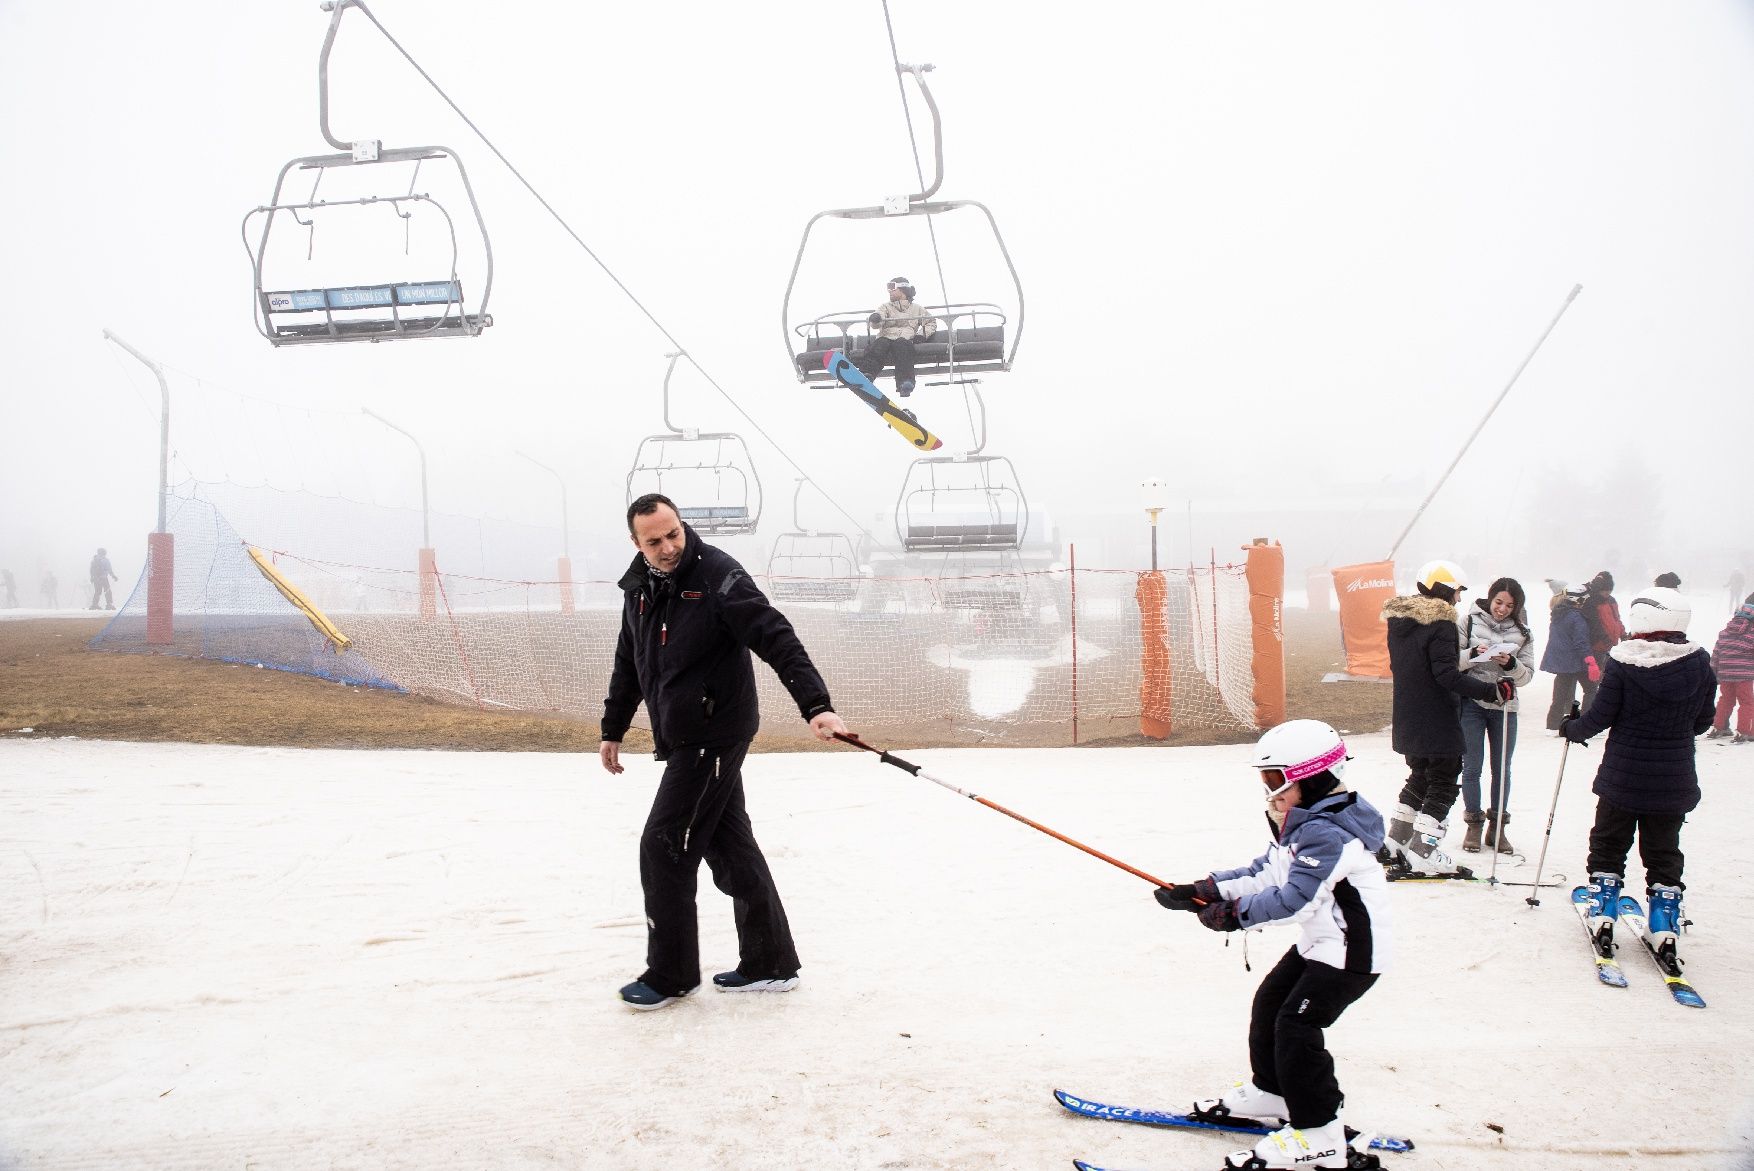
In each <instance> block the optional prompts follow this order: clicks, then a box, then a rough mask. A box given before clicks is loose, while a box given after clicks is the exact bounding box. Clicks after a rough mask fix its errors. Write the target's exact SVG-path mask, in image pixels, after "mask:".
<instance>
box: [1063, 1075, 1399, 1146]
mask: <svg viewBox="0 0 1754 1171" xmlns="http://www.w3.org/2000/svg"><path fill="white" fill-rule="evenodd" d="M1054 1097H1055V1099H1057V1100H1058V1101H1059V1103H1060V1105H1062V1106H1064V1107H1065V1108H1066V1109H1068V1110H1070V1111H1071V1112H1072V1113H1074V1114H1079V1115H1082V1116H1083V1117H1085V1118H1100V1119H1102V1120H1103V1121H1105V1122H1135V1123H1138V1124H1140V1125H1142V1126H1160V1127H1165V1128H1168V1129H1175V1130H1211V1131H1218V1132H1221V1133H1224V1134H1252V1135H1257V1136H1259V1135H1265V1134H1271V1133H1272V1132H1273V1130H1274V1129H1276V1128H1274V1127H1268V1126H1261V1125H1259V1124H1258V1123H1256V1122H1255V1121H1254V1120H1253V1119H1242V1118H1238V1119H1233V1120H1230V1121H1214V1120H1211V1119H1205V1118H1197V1117H1195V1116H1194V1115H1192V1114H1178V1113H1174V1112H1171V1111H1167V1110H1142V1109H1140V1108H1138V1107H1135V1106H1115V1105H1111V1104H1109V1103H1107V1102H1095V1101H1091V1100H1090V1099H1089V1098H1080V1097H1078V1096H1077V1095H1075V1094H1068V1093H1067V1092H1066V1091H1065V1090H1055V1091H1054ZM1360 1133H1362V1132H1360V1131H1356V1130H1353V1129H1352V1128H1351V1127H1347V1129H1346V1138H1347V1140H1348V1141H1351V1140H1353V1139H1356V1138H1357V1137H1358V1136H1359V1134H1360ZM1368 1146H1369V1147H1370V1149H1371V1150H1373V1151H1410V1150H1412V1149H1413V1140H1412V1139H1410V1138H1401V1137H1399V1136H1396V1135H1392V1134H1373V1135H1371V1136H1370V1139H1369V1143H1368Z"/></svg>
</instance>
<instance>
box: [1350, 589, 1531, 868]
mask: <svg viewBox="0 0 1754 1171" xmlns="http://www.w3.org/2000/svg"><path fill="white" fill-rule="evenodd" d="M1418 586H1419V592H1418V594H1417V595H1413V594H1407V595H1403V596H1401V597H1398V598H1390V599H1389V600H1388V601H1387V602H1385V603H1384V604H1383V608H1382V613H1383V618H1384V619H1385V620H1386V621H1387V623H1388V628H1389V670H1390V672H1391V673H1392V674H1393V675H1394V680H1395V694H1394V726H1393V729H1392V732H1393V743H1394V748H1395V751H1396V752H1399V753H1400V754H1401V755H1402V756H1404V757H1406V758H1407V783H1406V784H1405V785H1404V786H1402V788H1401V800H1400V804H1399V805H1397V806H1395V810H1394V813H1393V814H1392V815H1391V816H1390V818H1389V830H1388V841H1387V842H1386V843H1385V844H1384V848H1385V849H1386V850H1387V851H1388V854H1389V857H1388V858H1387V862H1388V865H1389V871H1390V876H1391V877H1404V876H1408V875H1413V874H1419V875H1429V876H1433V877H1437V876H1456V877H1467V876H1468V875H1469V872H1468V871H1467V870H1466V869H1465V868H1464V867H1460V866H1457V865H1456V864H1455V862H1454V860H1452V859H1451V858H1450V857H1449V855H1447V854H1445V853H1444V852H1443V851H1442V850H1440V849H1438V848H1437V844H1438V843H1439V842H1440V841H1442V840H1443V835H1444V833H1445V832H1446V831H1447V830H1448V828H1449V826H1448V825H1447V823H1446V821H1445V819H1446V818H1448V817H1449V811H1450V809H1451V808H1452V807H1453V806H1454V805H1455V803H1456V796H1457V795H1458V794H1459V793H1460V792H1461V791H1462V786H1461V781H1460V778H1461V775H1462V750H1463V740H1462V700H1463V699H1464V698H1465V699H1478V700H1482V701H1484V702H1487V703H1491V702H1494V701H1499V700H1507V699H1509V698H1510V697H1512V696H1514V695H1515V694H1516V687H1515V685H1513V684H1512V683H1511V682H1510V681H1509V680H1505V681H1503V682H1501V683H1499V684H1497V685H1494V684H1491V683H1487V682H1485V681H1484V680H1480V679H1476V678H1474V677H1473V676H1471V675H1468V674H1465V673H1464V672H1463V671H1462V669H1461V661H1460V656H1458V655H1457V654H1456V647H1457V645H1458V640H1459V639H1460V637H1461V635H1460V633H1459V632H1458V630H1457V628H1456V606H1455V603H1456V599H1457V598H1458V597H1460V596H1461V593H1462V591H1463V590H1465V589H1467V588H1468V584H1467V581H1466V580H1465V579H1464V577H1463V575H1462V571H1461V569H1460V568H1459V567H1457V566H1456V565H1455V564H1453V563H1452V562H1449V561H1433V562H1430V563H1428V564H1427V565H1425V566H1424V567H1423V568H1421V569H1420V570H1419V582H1418Z"/></svg>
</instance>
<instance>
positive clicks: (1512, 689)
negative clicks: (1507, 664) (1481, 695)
mask: <svg viewBox="0 0 1754 1171" xmlns="http://www.w3.org/2000/svg"><path fill="white" fill-rule="evenodd" d="M1515 698H1516V684H1514V683H1512V682H1511V681H1510V680H1509V679H1500V680H1499V681H1498V702H1499V703H1509V702H1510V701H1511V700H1513V699H1515Z"/></svg>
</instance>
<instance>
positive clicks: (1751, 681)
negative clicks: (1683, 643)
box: [1705, 594, 1754, 744]
mask: <svg viewBox="0 0 1754 1171" xmlns="http://www.w3.org/2000/svg"><path fill="white" fill-rule="evenodd" d="M1711 665H1712V667H1713V668H1715V669H1716V671H1717V711H1716V713H1715V714H1714V715H1713V716H1712V721H1711V728H1710V729H1709V730H1708V731H1707V732H1706V733H1705V738H1706V739H1707V740H1716V739H1717V738H1718V737H1720V736H1728V735H1729V734H1730V713H1731V712H1732V711H1734V712H1735V713H1736V734H1735V736H1734V738H1732V739H1731V740H1730V743H1731V744H1746V743H1748V741H1750V740H1754V594H1749V595H1748V596H1747V597H1746V598H1743V599H1742V604H1741V605H1740V606H1738V607H1737V608H1736V612H1735V614H1734V615H1733V616H1732V617H1731V618H1730V621H1729V625H1727V626H1725V627H1724V628H1723V629H1722V630H1721V631H1719V632H1718V636H1717V646H1716V647H1714V648H1713V650H1712V652H1711Z"/></svg>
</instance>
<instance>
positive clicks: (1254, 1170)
mask: <svg viewBox="0 0 1754 1171" xmlns="http://www.w3.org/2000/svg"><path fill="white" fill-rule="evenodd" d="M1380 1165H1381V1164H1380V1163H1379V1161H1378V1160H1377V1158H1376V1156H1374V1155H1365V1154H1361V1153H1357V1152H1354V1151H1353V1150H1352V1147H1351V1146H1350V1145H1349V1144H1348V1143H1347V1141H1346V1128H1345V1127H1344V1126H1342V1125H1341V1124H1340V1119H1339V1118H1338V1117H1336V1118H1335V1119H1334V1120H1333V1121H1332V1122H1329V1123H1328V1124H1327V1125H1326V1126H1317V1127H1311V1128H1310V1129H1308V1130H1299V1129H1298V1128H1297V1127H1295V1126H1290V1125H1287V1126H1282V1127H1280V1128H1279V1129H1278V1130H1275V1131H1273V1132H1272V1133H1271V1134H1269V1135H1267V1136H1266V1137H1265V1138H1263V1139H1262V1140H1261V1141H1260V1142H1258V1143H1256V1144H1255V1146H1254V1149H1253V1150H1249V1151H1237V1152H1236V1153H1234V1154H1232V1155H1229V1156H1227V1157H1226V1158H1225V1160H1224V1166H1225V1167H1226V1168H1227V1169H1228V1171H1270V1169H1276V1168H1295V1167H1316V1168H1341V1167H1356V1168H1367V1167H1377V1166H1380Z"/></svg>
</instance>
